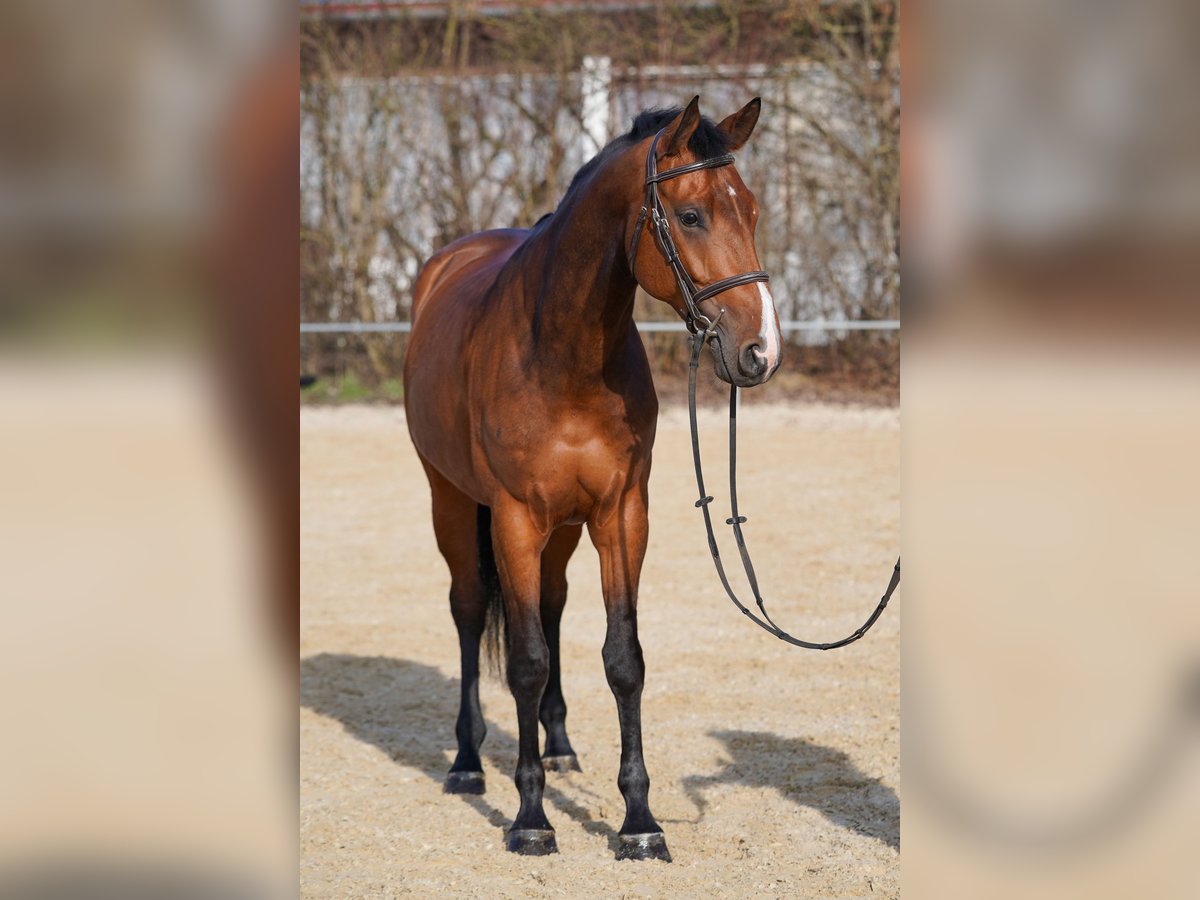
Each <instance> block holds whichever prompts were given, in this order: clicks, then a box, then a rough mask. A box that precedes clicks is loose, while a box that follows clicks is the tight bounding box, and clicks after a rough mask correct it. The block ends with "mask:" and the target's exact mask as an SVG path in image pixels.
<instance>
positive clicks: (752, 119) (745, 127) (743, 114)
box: [717, 97, 762, 153]
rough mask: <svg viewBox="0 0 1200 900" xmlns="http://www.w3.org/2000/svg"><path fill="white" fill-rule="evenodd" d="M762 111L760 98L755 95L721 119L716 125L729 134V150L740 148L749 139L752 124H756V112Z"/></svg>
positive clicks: (733, 150) (752, 129)
mask: <svg viewBox="0 0 1200 900" xmlns="http://www.w3.org/2000/svg"><path fill="white" fill-rule="evenodd" d="M761 111H762V98H761V97H755V98H754V99H753V100H751V101H750V102H749V103H747V104H746V105H745V106H743V107H742V108H741V109H739V110H738V111H737V112H735V113H734V114H733V115H731V116H729V117H727V118H725V119H723V120H722V121H721V124H720V125H718V126H717V127H718V128H720V129H721V130H722V131H723V132H725V133H726V134H727V135H729V152H730V153H733V152H736V151H738V150H741V149H742V147H744V146H745V145H746V141H748V140H750V134H751V132H753V131H754V126H755V125H757V124H758V114H759V112H761Z"/></svg>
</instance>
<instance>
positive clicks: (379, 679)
mask: <svg viewBox="0 0 1200 900" xmlns="http://www.w3.org/2000/svg"><path fill="white" fill-rule="evenodd" d="M458 699H459V680H458V679H457V678H448V677H447V676H445V675H443V674H442V673H441V672H440V671H438V670H437V669H436V668H434V667H433V666H428V665H425V664H423V663H418V662H413V661H411V660H406V659H393V658H390V657H386V656H355V655H353V654H345V653H320V654H317V655H315V656H310V657H308V658H307V659H304V660H301V663H300V703H301V705H303V706H305V707H307V708H308V709H311V710H312V711H313V712H315V713H318V714H319V715H322V716H325V717H327V718H330V719H334V720H336V721H338V722H341V723H342V726H343V727H344V728H345V729H346V731H348V732H349V733H350V734H352V735H354V737H356V738H357V739H358V740H360V741H364V742H366V743H368V744H371V745H372V746H375V747H378V748H379V749H380V750H382V751H383V752H384V753H386V754H387V755H388V757H389V758H391V759H392V760H394V761H395V762H397V763H399V764H400V765H403V766H406V767H409V768H412V769H416V770H418V771H420V772H422V773H424V774H425V775H426V776H427V777H428V778H429V779H430V780H431V781H433V782H435V783H438V784H441V783H442V782H443V781H444V780H445V777H446V771H447V770H448V769H449V767H450V759H451V757H452V756H453V750H454V748H455V738H454V721H455V719H456V717H457V716H458ZM485 718H486V717H485ZM486 721H487V727H488V732H487V739H486V740H485V741H484V743H483V748H482V750H481V752H482V754H483V756H484V757H485V758H486V759H488V760H489V761H491V763H492V764H493V765H495V766H496V767H497V768H498V769H499V770H500V771H501V772H505V773H511V772H512V771H513V770H514V769H515V767H516V762H517V740H516V737H515V736H514V735H513V734H511V733H510V732H508V731H507V730H505V729H504V728H501V727H500V726H498V725H497V724H496V723H495V722H494V721H492V720H491V719H490V718H487V719H486ZM710 734H711V736H712V737H715V738H717V739H718V740H720V741H721V742H722V743H723V744H724V745H725V748H726V751H727V753H728V755H729V757H730V758H729V760H728V761H726V762H725V763H724V764H723V768H722V769H721V770H720V771H718V772H716V773H714V774H708V775H689V776H686V777H685V778H683V782H682V783H683V787H684V790H685V791H686V793H687V795H688V797H689V798H690V799H691V801H692V803H693V804H694V805H695V806H696V808H697V810H698V812H699V819H703V818H704V815H705V811H706V809H707V807H708V801H707V799H706V798H705V793H706V791H707V790H708V789H710V788H712V787H715V786H718V785H745V786H749V787H771V788H774V789H776V790H778V791H779V792H780V794H782V795H783V796H784V797H785V798H787V799H788V800H791V801H793V802H794V803H796V804H798V805H801V806H810V807H813V808H814V809H816V810H818V811H819V812H821V813H822V814H823V815H824V816H825V818H827V819H828V820H829V821H831V822H833V823H834V824H836V825H839V826H841V827H844V828H847V829H850V830H851V831H855V832H858V833H859V834H864V835H867V836H868V837H872V838H875V839H876V840H879V841H882V842H884V843H886V844H888V845H889V846H891V847H893V848H899V845H900V803H899V801H898V799H897V798H896V794H895V792H894V791H892V790H891V789H890V788H888V787H886V786H884V785H883V784H881V783H880V781H879V780H878V779H875V778H871V777H869V776H867V775H864V774H863V773H862V772H860V771H859V770H858V769H857V768H856V767H855V766H854V765H853V763H851V762H850V760H849V758H848V757H847V756H846V754H845V753H842V752H841V751H840V750H834V749H831V748H829V747H823V746H821V745H819V744H814V743H812V742H810V741H806V740H804V739H802V738H783V737H780V736H778V735H774V734H769V733H766V732H744V731H716V732H710ZM507 784H509V785H511V782H507ZM491 787H492V791H493V792H494V791H495V789H496V785H495V784H494V783H493V784H492V785H491ZM573 787H574V788H575V789H576V790H581V791H583V792H584V793H587V794H591V792H590V791H588V790H587V789H586V788H583V787H582V786H581V785H579V784H578V783H577V782H576V783H574V784H573ZM499 796H500V797H501V798H502V799H501V802H502V803H503V804H505V805H506V806H511V807H513V809H514V810H515V808H516V806H517V804H516V796H515V789H514V792H513V793H511V794H510V793H506V792H504V791H500V792H499ZM592 796H593V797H595V798H596V799H597V801H599V799H600V798H599V797H598V796H597V795H595V794H592ZM455 799H458V800H461V801H462V802H463V803H466V804H467V805H468V806H470V807H471V808H472V809H474V810H475V811H476V812H478V813H479V814H480V815H481V816H482V817H483V818H484V819H486V820H487V821H488V823H490V824H491V825H492V826H493V827H496V828H500V829H506V828H507V827H508V826H509V825H511V824H512V818H511V817H510V816H509V815H507V814H505V813H504V812H501V811H500V810H499V809H498V808H497V807H496V806H494V805H492V803H490V802H489V801H488V799H487V795H483V796H481V795H476V794H453V795H447V796H446V801H447V802H454V800H455ZM545 799H546V802H547V803H548V804H550V805H551V806H552V807H553V808H554V809H557V810H558V811H559V812H561V813H562V814H564V815H566V816H568V817H569V818H571V819H573V820H575V821H576V822H578V823H579V824H580V825H581V826H582V827H583V829H584V830H585V831H587V832H588V833H590V834H594V835H597V836H600V837H604V838H606V839H607V840H608V843H609V848H610V849H612V850H615V849H616V848H617V846H618V840H617V832H616V829H615V828H613V827H612V826H611V825H610V824H608V823H607V822H603V821H599V820H597V819H594V818H593V817H592V815H591V813H590V812H589V811H588V809H587V808H586V807H584V806H582V805H580V804H579V803H577V802H576V801H575V800H573V799H572V798H571V797H569V796H567V795H566V794H565V793H564V792H563V791H562V790H560V789H559V788H558V787H556V786H555V785H554V783H553V780H552V779H548V780H547V782H546V790H545ZM699 819H698V820H697V821H699ZM662 821H663V822H664V824H666V823H667V822H668V821H669V820H666V819H664V820H662Z"/></svg>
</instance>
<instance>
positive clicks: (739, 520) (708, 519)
mask: <svg viewBox="0 0 1200 900" xmlns="http://www.w3.org/2000/svg"><path fill="white" fill-rule="evenodd" d="M717 319H718V320H719V319H720V316H719V315H718V316H717ZM716 328H717V322H716V320H714V321H713V322H712V324H710V325H709V326H708V328H707V329H705V331H703V332H701V333H698V334H695V335H693V336H692V358H691V361H690V362H689V364H688V417H689V421H690V424H691V428H692V462H693V463H694V464H695V467H696V489H697V490H698V491H699V492H700V499H699V500H697V501H696V506H697V507H699V509H700V511H701V513H703V515H704V530H705V531H707V532H708V550H709V552H710V553H711V554H712V558H713V565H714V566H716V568H717V576H718V577H719V578H720V579H721V585H722V586H723V587H724V588H725V593H726V594H727V595H728V596H729V599H730V600H732V601H733V605H734V606H736V607H737V608H738V609H740V610H741V611H742V612H743V613H744V614H745V615H746V617H747V618H748V619H750V620H751V621H752V622H754V624H756V625H758V626H759V627H760V628H762V629H764V630H765V631H769V632H770V633H771V634H773V635H775V637H777V638H779V639H780V640H781V641H786V642H787V643H789V644H793V645H795V646H797V647H806V648H808V649H809V650H834V649H836V648H838V647H845V646H846V645H847V644H853V643H854V642H855V641H857V640H858V639H859V638H861V637H862V636H863V635H864V634H866V633H867V631H869V630H870V628H871V626H872V625H874V624H875V622H876V620H877V619H878V618H879V616H880V614H881V613H882V612H883V611H884V609H885V608H886V607H887V605H888V601H889V600H891V599H892V593H893V592H894V591H895V590H896V585H898V584H899V583H900V560H896V568H895V569H894V570H893V571H892V578H891V581H889V582H888V586H887V590H886V591H884V593H883V597H882V598H881V599H880V601H879V605H878V606H876V607H875V611H874V612H872V613H871V615H870V616H868V617H867V621H865V622H863V623H862V625H860V626H859V627H858V628H857V629H856V630H855V631H854V632H852V633H851V634H850V635H849V636H847V637H844V638H842V639H841V640H840V641H832V642H830V643H827V644H818V643H814V642H812V641H804V640H801V639H800V638H796V637H792V636H791V635H790V634H788V633H787V632H786V631H784V630H783V629H782V628H780V627H779V626H778V625H776V624H775V623H774V622H773V621H772V620H771V617H770V615H768V614H767V607H766V605H765V603H764V601H763V598H762V593H761V592H760V591H759V589H758V577H757V576H756V575H755V574H754V564H753V563H752V562H751V561H750V551H749V550H748V549H747V548H746V538H745V536H744V535H743V534H742V524H743V523H744V522H745V521H746V517H745V516H742V515H739V514H738V502H737V391H738V389H737V385H730V386H729V511H730V514H731V515H730V517H729V518H728V519H726V520H725V524H726V525H732V526H733V536H734V538H735V540H736V541H737V546H738V553H739V554H741V557H742V568H743V569H745V570H746V580H747V581H748V582H749V583H750V590H751V591H753V593H754V600H755V602H756V603H757V604H758V610H759V612H760V613H761V614H762V618H759V617H758V616H756V615H755V614H754V613H753V612H751V611H750V610H749V609H747V608H746V607H745V606H744V605H743V604H742V602H741V601H740V600H738V598H737V595H736V594H735V593H734V592H733V588H732V587H730V585H729V577H728V576H727V575H726V574H725V566H724V564H723V563H722V562H721V552H720V550H718V549H717V538H716V535H714V534H713V527H712V515H711V514H710V513H709V511H708V506H709V504H710V503H712V501H713V498H712V497H711V496H710V495H709V494H707V493H706V492H705V490H704V470H703V469H702V468H701V466H700V430H699V428H698V426H697V424H696V371H697V369H698V368H699V365H700V351H701V350H703V349H704V345H705V344H707V343H708V341H709V339H711V338H713V337H714V336H715V335H716Z"/></svg>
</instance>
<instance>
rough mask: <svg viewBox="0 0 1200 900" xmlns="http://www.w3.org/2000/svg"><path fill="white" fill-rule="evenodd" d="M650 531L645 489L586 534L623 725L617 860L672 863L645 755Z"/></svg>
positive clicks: (608, 667)
mask: <svg viewBox="0 0 1200 900" xmlns="http://www.w3.org/2000/svg"><path fill="white" fill-rule="evenodd" d="M647 531H648V522H647V516H646V502H645V493H644V486H643V489H642V490H641V491H639V492H637V493H633V492H631V493H629V494H627V495H626V496H625V497H623V498H622V500H621V503H620V505H619V508H618V510H617V511H616V513H615V514H614V515H613V516H612V518H611V519H610V520H609V521H607V522H606V523H604V524H597V523H593V522H589V523H588V534H589V535H590V537H591V539H592V543H593V544H595V546H596V550H597V552H598V553H599V555H600V577H601V581H602V583H603V588H604V608H605V611H606V613H607V614H608V631H607V633H606V635H605V638H604V651H603V655H604V672H605V674H606V675H607V676H608V684H609V687H611V688H612V692H613V696H614V697H615V698H616V701H617V718H618V720H619V721H620V725H621V769H620V773H619V774H618V776H617V786H618V787H619V788H620V789H621V794H622V795H623V796H624V797H625V821H624V823H623V824H622V825H621V831H620V834H619V840H620V844H619V846H618V848H617V854H616V855H617V859H661V860H664V861H665V862H670V861H671V854H670V852H669V851H668V850H667V842H666V839H665V838H664V837H663V833H662V828H660V827H659V824H658V822H656V821H655V819H654V816H653V815H652V814H651V813H650V800H649V794H650V776H649V775H647V773H646V763H645V760H644V759H643V757H642V686H643V684H644V682H645V676H646V666H645V663H644V662H643V659H642V646H641V643H640V642H639V641H638V634H637V590H638V580H639V578H640V577H641V570H642V559H643V558H644V557H645V554H646V537H647Z"/></svg>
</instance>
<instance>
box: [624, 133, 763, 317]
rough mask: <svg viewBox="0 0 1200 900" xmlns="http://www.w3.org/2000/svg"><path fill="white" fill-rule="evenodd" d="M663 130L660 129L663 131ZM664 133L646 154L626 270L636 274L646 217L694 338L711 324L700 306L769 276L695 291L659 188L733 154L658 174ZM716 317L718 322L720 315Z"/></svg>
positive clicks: (748, 276) (736, 278) (745, 276)
mask: <svg viewBox="0 0 1200 900" xmlns="http://www.w3.org/2000/svg"><path fill="white" fill-rule="evenodd" d="M665 130H666V129H663V131H665ZM663 131H660V132H659V133H658V134H656V135H655V136H654V140H653V141H651V142H650V152H649V153H647V154H646V199H645V202H643V203H642V211H641V212H640V213H639V214H638V220H637V225H636V226H635V227H634V230H633V243H632V245H631V246H630V249H629V270H630V271H631V272H634V271H636V270H635V269H634V265H635V263H636V262H637V249H638V241H639V240H640V239H641V236H642V230H643V229H644V228H645V225H646V217H647V216H649V217H650V230H651V231H653V232H654V241H655V243H656V244H658V249H659V250H660V251H661V252H662V255H663V258H664V259H665V260H666V263H667V265H668V266H670V268H671V273H672V274H673V275H674V276H675V283H676V284H677V285H678V286H679V293H680V294H681V295H682V296H683V302H684V305H685V306H686V307H687V309H686V311H685V312H684V313H682V315H683V320H684V322H686V323H687V327H688V331H690V332H691V333H692V334H696V333H697V332H701V331H708V330H710V329H711V328H712V326H713V324H714V321H713V320H710V319H709V318H708V317H707V316H706V315H704V314H703V313H702V312H700V304H701V303H703V302H704V301H705V300H711V299H712V298H713V297H715V296H717V294H722V293H724V292H725V291H728V290H732V289H733V288H735V287H741V286H742V285H743V284H753V283H754V282H756V281H770V280H771V276H770V275H768V274H767V273H766V272H763V271H761V270H758V271H754V272H743V273H742V274H741V275H730V276H729V277H728V278H722V279H721V280H720V281H714V282H713V283H712V284H706V285H705V286H704V287H701V288H698V287H696V282H695V281H693V280H692V276H691V275H689V274H688V271H687V269H686V268H685V267H684V265H683V260H681V259H680V258H679V248H678V247H676V246H675V240H674V238H672V237H671V225H670V223H669V222H668V221H667V211H666V209H665V208H664V207H663V203H662V198H661V197H659V196H658V186H659V184H661V183H662V182H664V181H669V180H670V179H672V178H678V177H679V176H680V175H687V174H688V173H689V172H699V171H700V170H701V169H716V168H718V167H720V166H728V165H730V164H732V163H733V154H732V153H725V154H723V155H721V156H714V157H712V158H711V159H702V160H700V161H699V162H694V163H688V164H687V165H683V166H676V167H675V168H673V169H667V170H666V171H664V172H660V171H658V160H657V158H656V151H657V150H658V142H659V140H661V138H662V136H663ZM635 277H636V276H635ZM717 317H718V318H720V314H718V316H717Z"/></svg>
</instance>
